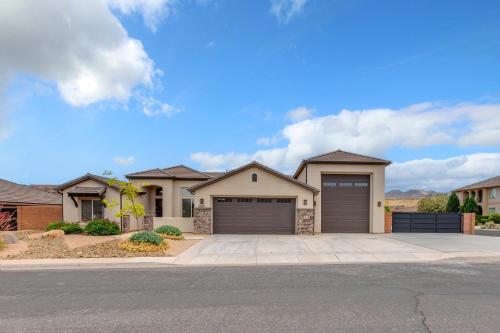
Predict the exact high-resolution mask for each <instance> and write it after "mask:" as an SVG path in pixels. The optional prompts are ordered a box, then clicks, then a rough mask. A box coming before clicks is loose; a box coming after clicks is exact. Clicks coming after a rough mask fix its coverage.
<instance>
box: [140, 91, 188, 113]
mask: <svg viewBox="0 0 500 333" xmlns="http://www.w3.org/2000/svg"><path fill="white" fill-rule="evenodd" d="M138 99H139V101H140V102H141V104H142V112H143V113H144V114H145V115H147V116H150V117H152V116H167V117H171V116H173V115H175V114H177V113H180V112H182V109H180V108H177V107H175V106H172V105H170V104H168V103H163V102H161V101H159V100H157V99H156V98H153V97H151V96H140V97H138Z"/></svg>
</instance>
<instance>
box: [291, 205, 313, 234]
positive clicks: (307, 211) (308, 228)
mask: <svg viewBox="0 0 500 333" xmlns="http://www.w3.org/2000/svg"><path fill="white" fill-rule="evenodd" d="M295 233H296V234H297V235H314V209H313V208H300V209H297V222H296V229H295Z"/></svg>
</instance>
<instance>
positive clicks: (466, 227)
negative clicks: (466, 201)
mask: <svg viewBox="0 0 500 333" xmlns="http://www.w3.org/2000/svg"><path fill="white" fill-rule="evenodd" d="M462 221H463V225H462V230H463V233H464V234H466V235H474V233H475V230H476V214H475V213H464V215H463V220H462Z"/></svg>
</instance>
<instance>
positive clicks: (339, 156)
mask: <svg viewBox="0 0 500 333" xmlns="http://www.w3.org/2000/svg"><path fill="white" fill-rule="evenodd" d="M308 163H316V164H321V163H325V164H380V165H385V166H387V165H389V164H391V161H388V160H383V159H380V158H376V157H371V156H366V155H361V154H355V153H350V152H347V151H343V150H340V149H339V150H336V151H332V152H329V153H326V154H322V155H318V156H314V157H311V158H308V159H306V160H303V161H302V163H300V166H299V167H298V169H297V171H295V174H294V176H293V177H294V178H297V177H298V176H299V174H300V172H301V171H302V169H304V167H305V165H306V164H308Z"/></svg>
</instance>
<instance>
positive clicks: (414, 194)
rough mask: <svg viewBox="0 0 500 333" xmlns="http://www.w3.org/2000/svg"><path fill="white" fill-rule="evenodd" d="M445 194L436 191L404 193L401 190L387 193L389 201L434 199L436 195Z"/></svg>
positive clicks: (409, 191)
mask: <svg viewBox="0 0 500 333" xmlns="http://www.w3.org/2000/svg"><path fill="white" fill-rule="evenodd" d="M439 194H443V193H440V192H436V191H425V190H408V191H406V192H403V191H401V190H391V191H389V192H386V193H385V197H386V198H387V199H410V198H425V197H433V196H435V195H439Z"/></svg>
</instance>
